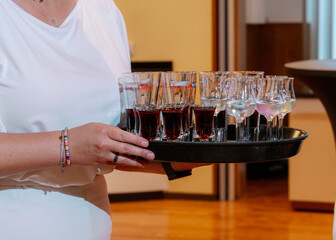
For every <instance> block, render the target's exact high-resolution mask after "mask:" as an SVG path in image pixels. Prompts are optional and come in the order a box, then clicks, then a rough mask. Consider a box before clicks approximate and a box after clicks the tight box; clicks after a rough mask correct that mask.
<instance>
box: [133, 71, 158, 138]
mask: <svg viewBox="0 0 336 240" xmlns="http://www.w3.org/2000/svg"><path fill="white" fill-rule="evenodd" d="M136 79H137V83H138V91H137V96H136V97H137V106H136V111H137V115H138V117H139V135H140V136H141V137H143V138H146V139H147V140H159V139H160V131H159V129H160V127H159V126H160V108H159V107H158V106H157V104H156V102H157V99H155V97H157V92H158V90H159V88H158V86H157V84H154V81H153V72H139V73H136Z"/></svg>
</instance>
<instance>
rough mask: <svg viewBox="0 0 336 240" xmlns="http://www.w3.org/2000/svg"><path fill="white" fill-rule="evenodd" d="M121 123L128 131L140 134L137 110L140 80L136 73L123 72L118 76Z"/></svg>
mask: <svg viewBox="0 0 336 240" xmlns="http://www.w3.org/2000/svg"><path fill="white" fill-rule="evenodd" d="M118 84H119V93H120V108H121V125H122V127H123V128H125V129H126V131H128V132H131V133H133V134H138V132H139V131H138V130H139V119H138V114H137V112H136V105H137V91H138V82H137V78H136V75H135V74H134V73H123V74H122V75H121V76H120V77H119V78H118Z"/></svg>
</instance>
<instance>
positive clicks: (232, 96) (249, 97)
mask: <svg viewBox="0 0 336 240" xmlns="http://www.w3.org/2000/svg"><path fill="white" fill-rule="evenodd" d="M227 81H229V93H228V94H229V95H228V101H227V103H226V111H227V113H228V114H229V115H231V116H233V117H235V119H236V141H237V142H241V141H244V127H243V122H244V119H245V118H247V117H250V116H251V115H252V114H253V113H254V111H255V107H256V103H255V84H254V79H253V78H251V77H246V76H242V77H231V78H230V79H228V80H227Z"/></svg>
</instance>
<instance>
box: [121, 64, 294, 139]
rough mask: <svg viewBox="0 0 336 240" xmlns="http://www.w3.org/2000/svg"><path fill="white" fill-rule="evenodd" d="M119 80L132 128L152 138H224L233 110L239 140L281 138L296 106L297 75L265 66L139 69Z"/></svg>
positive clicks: (126, 119) (126, 114) (140, 134)
mask: <svg viewBox="0 0 336 240" xmlns="http://www.w3.org/2000/svg"><path fill="white" fill-rule="evenodd" d="M118 83H119V91H120V94H121V109H122V111H123V112H124V113H125V114H124V115H125V121H126V129H127V131H129V132H132V133H134V134H137V135H139V136H142V137H144V138H146V139H148V140H166V141H199V142H204V141H213V142H225V141H228V125H229V124H228V122H229V120H228V119H229V116H232V117H234V118H235V123H236V124H235V129H236V132H235V139H234V140H235V141H258V140H260V139H262V140H274V139H282V138H283V119H284V117H285V116H286V114H287V113H289V112H291V111H292V109H293V107H294V106H295V93H294V88H293V78H289V77H286V76H266V77H264V73H263V72H253V71H237V72H199V73H197V72H137V73H125V74H122V75H121V76H120V77H119V78H118ZM197 83H198V85H199V90H200V98H199V99H200V101H195V97H196V85H197ZM261 116H263V117H265V118H266V120H267V124H266V134H263V136H262V137H261V136H260V135H261V134H259V133H260V131H259V129H260V125H261ZM275 119H277V121H275Z"/></svg>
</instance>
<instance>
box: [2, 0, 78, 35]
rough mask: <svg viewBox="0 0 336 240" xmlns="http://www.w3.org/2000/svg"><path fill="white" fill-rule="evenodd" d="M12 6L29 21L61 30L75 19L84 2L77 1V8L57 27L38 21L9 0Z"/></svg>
mask: <svg viewBox="0 0 336 240" xmlns="http://www.w3.org/2000/svg"><path fill="white" fill-rule="evenodd" d="M7 1H8V2H9V3H10V4H12V6H13V7H14V8H15V9H16V10H17V11H18V12H20V13H22V14H23V15H24V16H26V17H28V18H29V19H32V20H33V21H34V22H37V23H38V24H40V25H43V26H46V27H49V28H51V29H60V28H62V27H64V26H65V25H67V23H68V22H70V20H71V19H72V18H73V16H74V15H75V13H76V12H77V10H78V8H79V6H80V4H81V2H82V0H77V3H76V5H75V7H74V8H73V9H72V10H71V12H70V13H69V15H68V16H67V17H66V18H65V19H64V21H63V22H62V23H61V24H60V25H59V26H57V27H55V26H52V25H51V24H48V23H46V22H44V21H42V20H40V19H38V18H37V17H35V16H33V15H32V14H30V13H29V12H27V11H25V10H24V9H23V8H22V7H20V6H19V5H18V4H16V3H15V2H13V1H12V0H7Z"/></svg>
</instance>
